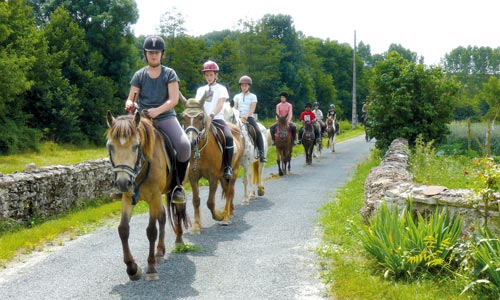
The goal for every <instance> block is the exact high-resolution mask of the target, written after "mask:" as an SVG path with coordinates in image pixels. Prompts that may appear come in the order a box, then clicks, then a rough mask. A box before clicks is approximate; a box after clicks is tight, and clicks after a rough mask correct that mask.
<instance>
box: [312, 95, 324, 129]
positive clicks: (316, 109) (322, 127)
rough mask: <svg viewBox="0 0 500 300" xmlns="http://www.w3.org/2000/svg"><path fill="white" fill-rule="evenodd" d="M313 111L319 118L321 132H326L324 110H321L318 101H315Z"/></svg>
mask: <svg viewBox="0 0 500 300" xmlns="http://www.w3.org/2000/svg"><path fill="white" fill-rule="evenodd" d="M313 113H314V114H315V115H316V119H317V120H318V123H319V126H320V128H321V132H323V133H325V134H326V123H325V122H324V121H323V112H322V111H321V109H319V103H318V102H314V109H313Z"/></svg>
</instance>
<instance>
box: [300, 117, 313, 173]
mask: <svg viewBox="0 0 500 300" xmlns="http://www.w3.org/2000/svg"><path fill="white" fill-rule="evenodd" d="M313 126H314V125H313V124H312V123H311V121H305V122H304V130H303V132H302V145H303V146H304V152H305V155H306V164H308V165H310V164H311V163H312V155H313V150H314V144H315V143H316V137H315V136H314V127H313Z"/></svg>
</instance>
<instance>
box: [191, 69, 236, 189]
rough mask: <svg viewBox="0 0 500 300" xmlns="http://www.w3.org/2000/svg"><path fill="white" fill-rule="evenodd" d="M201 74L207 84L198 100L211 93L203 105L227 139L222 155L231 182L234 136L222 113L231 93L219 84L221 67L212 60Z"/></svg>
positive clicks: (225, 172)
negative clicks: (206, 93)
mask: <svg viewBox="0 0 500 300" xmlns="http://www.w3.org/2000/svg"><path fill="white" fill-rule="evenodd" d="M201 72H202V73H203V77H205V80H206V81H207V84H206V85H204V86H201V87H199V88H198V90H197V91H196V99H201V98H202V97H203V94H204V93H205V92H208V93H209V96H208V98H207V99H206V100H205V103H204V105H203V110H204V111H205V113H206V114H207V115H209V116H210V119H211V120H212V124H213V125H215V126H217V127H218V128H220V129H221V130H222V131H223V132H224V136H225V137H226V146H225V148H224V151H223V152H224V153H223V155H222V158H223V164H224V175H223V176H224V178H225V179H228V180H229V179H231V178H232V177H233V169H232V167H231V162H232V160H233V152H234V144H233V134H232V133H231V129H230V128H229V127H228V126H227V125H226V121H225V120H224V114H223V112H222V108H223V105H224V102H225V101H226V100H227V99H229V93H228V91H227V89H226V87H225V86H223V85H222V84H220V83H218V82H217V78H218V77H219V66H218V65H217V63H216V62H214V61H211V60H208V61H206V62H205V63H204V64H203V66H202V69H201Z"/></svg>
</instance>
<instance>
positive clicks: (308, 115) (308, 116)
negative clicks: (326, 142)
mask: <svg viewBox="0 0 500 300" xmlns="http://www.w3.org/2000/svg"><path fill="white" fill-rule="evenodd" d="M300 120H301V121H302V127H301V128H300V131H299V137H300V138H299V144H300V143H301V142H302V135H303V134H304V125H305V124H306V122H307V121H309V122H311V124H312V125H313V128H314V138H315V140H316V143H321V136H320V135H319V131H318V127H317V126H316V125H315V122H316V115H315V114H314V112H312V111H311V103H306V105H305V106H304V111H303V112H302V113H301V114H300Z"/></svg>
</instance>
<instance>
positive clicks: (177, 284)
mask: <svg viewBox="0 0 500 300" xmlns="http://www.w3.org/2000/svg"><path fill="white" fill-rule="evenodd" d="M200 192H201V191H200ZM203 194H204V193H200V196H202V197H204V196H205V195H203ZM189 198H190V197H189ZM202 199H203V198H202ZM272 206H273V203H272V202H271V201H269V200H268V199H267V198H265V197H257V198H256V199H254V200H251V202H250V205H240V204H236V205H235V210H234V216H233V217H232V218H231V223H230V224H229V225H228V226H221V225H219V223H218V222H216V221H213V220H210V221H209V220H206V222H205V223H209V222H210V223H211V224H210V225H209V226H207V227H202V230H201V234H191V233H186V234H185V235H184V237H185V240H186V242H187V243H188V244H193V245H194V246H195V247H196V250H194V251H190V252H187V253H181V254H179V253H168V252H167V255H166V257H165V260H164V261H163V262H160V263H158V267H157V268H158V273H159V274H160V279H159V280H157V281H146V280H144V279H141V280H139V281H129V282H127V283H124V284H120V285H116V286H115V287H113V289H112V291H111V293H112V294H119V295H120V296H121V299H126V300H128V299H130V300H132V299H146V298H147V299H181V298H187V297H196V296H198V295H199V294H200V292H199V291H198V290H196V289H195V288H193V287H192V285H193V283H194V281H195V277H196V265H195V262H194V260H193V259H191V257H203V256H214V255H215V251H216V250H217V248H218V246H219V243H221V242H226V241H232V240H238V239H240V236H241V234H242V233H244V232H245V231H247V230H249V229H250V228H251V227H252V226H251V225H250V224H248V223H247V222H246V221H245V215H246V214H247V213H249V212H258V211H264V210H268V209H270V208H271V207H272ZM206 210H207V212H205V215H206V216H208V215H209V213H208V212H209V211H208V209H207V208H206Z"/></svg>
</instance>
